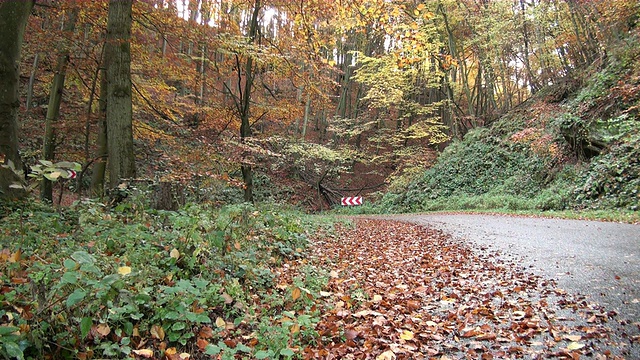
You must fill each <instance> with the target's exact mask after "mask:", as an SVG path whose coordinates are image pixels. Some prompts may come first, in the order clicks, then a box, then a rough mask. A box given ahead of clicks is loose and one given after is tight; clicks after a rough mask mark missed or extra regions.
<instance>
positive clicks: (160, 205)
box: [153, 181, 185, 211]
mask: <svg viewBox="0 0 640 360" xmlns="http://www.w3.org/2000/svg"><path fill="white" fill-rule="evenodd" d="M183 189H184V187H183V186H180V184H175V183H172V182H169V181H162V182H160V183H159V184H158V186H157V187H156V188H155V189H154V191H153V199H154V203H153V208H154V209H156V210H170V211H176V210H178V209H179V208H180V207H181V206H182V205H184V202H185V198H184V191H183Z"/></svg>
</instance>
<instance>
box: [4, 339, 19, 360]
mask: <svg viewBox="0 0 640 360" xmlns="http://www.w3.org/2000/svg"><path fill="white" fill-rule="evenodd" d="M4 350H5V351H6V352H7V355H9V357H10V358H14V359H24V354H23V353H22V349H20V346H19V345H18V344H16V343H14V342H13V341H9V342H6V343H4Z"/></svg>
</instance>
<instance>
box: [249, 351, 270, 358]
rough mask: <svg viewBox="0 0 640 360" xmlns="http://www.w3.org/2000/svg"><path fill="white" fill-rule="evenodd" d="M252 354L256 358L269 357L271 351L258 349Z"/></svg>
mask: <svg viewBox="0 0 640 360" xmlns="http://www.w3.org/2000/svg"><path fill="white" fill-rule="evenodd" d="M253 356H254V357H255V358H256V359H270V358H271V357H272V356H273V351H270V350H260V351H256V353H255V354H254V355H253Z"/></svg>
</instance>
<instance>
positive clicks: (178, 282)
mask: <svg viewBox="0 0 640 360" xmlns="http://www.w3.org/2000/svg"><path fill="white" fill-rule="evenodd" d="M129 200H133V201H134V202H133V203H132V202H129V201H127V200H125V202H123V203H121V204H119V205H118V206H117V207H116V208H114V209H109V208H107V207H105V206H103V205H101V204H99V203H95V202H89V201H87V202H80V203H78V204H76V206H75V207H74V208H73V209H70V210H61V211H53V210H51V209H49V208H46V207H39V206H30V207H25V208H23V209H22V210H21V211H15V212H13V213H10V214H9V215H8V216H7V217H5V218H4V219H3V231H2V232H0V244H1V246H2V251H1V252H0V259H1V261H0V280H2V282H3V283H4V284H11V285H9V286H5V287H4V289H3V291H2V292H0V319H2V322H1V323H0V356H4V357H12V358H43V357H46V356H50V355H53V354H55V357H56V358H77V357H78V356H86V355H87V354H89V353H94V354H96V356H98V357H104V358H125V357H129V356H131V352H132V351H133V350H132V349H137V346H139V342H140V341H141V340H142V339H147V340H146V341H148V343H147V344H146V347H151V348H156V349H157V346H158V345H159V343H160V342H163V341H164V342H166V346H169V347H171V346H173V347H177V348H182V349H185V350H188V349H190V348H191V349H193V347H194V344H195V340H196V338H197V336H198V331H199V329H201V328H203V327H214V328H215V327H216V326H217V325H216V324H215V323H214V322H215V321H216V320H217V319H218V318H221V319H224V320H225V322H229V323H234V324H236V326H238V325H239V324H241V323H244V322H245V320H248V319H254V320H253V321H251V323H246V324H245V325H243V326H244V327H245V329H244V330H245V331H246V332H247V333H246V335H249V334H251V333H252V332H256V331H258V330H259V326H260V325H259V324H261V323H262V322H266V321H270V319H272V318H273V317H274V316H282V315H280V314H279V312H281V311H284V310H286V309H284V308H282V307H278V306H277V301H280V300H277V297H274V296H271V295H268V294H273V292H274V285H275V279H276V276H275V273H274V271H273V269H274V267H275V266H278V264H281V263H282V262H283V261H285V260H286V259H293V258H296V257H300V256H302V251H303V249H304V248H305V247H306V245H307V242H308V233H309V232H310V231H313V229H314V228H316V226H318V225H317V223H316V222H315V220H313V218H311V217H308V216H305V215H303V214H301V213H299V212H294V211H292V210H291V209H283V208H281V207H275V206H270V207H262V208H257V207H254V206H253V205H248V204H240V205H230V206H226V207H223V208H221V209H213V208H208V207H203V206H199V205H193V204H189V205H187V206H185V207H183V208H182V209H180V210H179V211H175V212H172V211H154V210H149V209H148V208H144V207H142V206H141V205H139V204H138V202H137V201H136V200H134V199H129ZM323 226H325V225H323ZM318 281H320V282H323V281H325V282H326V277H324V276H323V275H322V274H320V273H313V272H310V271H309V272H307V273H306V276H305V277H304V278H303V279H301V280H300V281H298V282H297V284H298V285H297V286H299V287H304V288H309V289H316V288H317V282H318ZM261 298H263V299H265V300H264V301H274V303H275V304H276V305H274V306H272V305H271V304H266V305H265V304H262V305H258V306H257V307H256V304H255V301H256V299H261ZM284 304H285V303H283V305H284ZM286 305H287V307H291V306H292V305H291V304H289V303H286ZM261 307H264V308H272V309H274V311H276V312H274V313H271V314H269V313H261V312H260V310H259V309H260V308H261ZM299 310H300V311H303V310H306V308H305V307H304V306H303V307H301V308H300V309H299ZM262 316H266V317H267V319H266V320H265V319H262V318H261V317H262ZM308 316H309V317H310V318H308V319H307V318H306V317H303V316H297V317H296V319H294V320H295V321H298V322H299V323H300V326H301V328H304V329H307V328H308V327H310V326H311V325H310V324H312V323H313V322H314V321H317V319H318V317H319V314H314V313H311V312H309V313H308ZM256 317H258V318H257V319H255V318H256ZM292 321H293V320H292ZM304 324H306V325H304ZM303 325H304V326H307V328H305V327H304V326H303ZM238 331H239V330H238ZM283 335H287V336H288V338H287V342H290V341H291V337H295V336H296V335H294V334H291V333H290V332H286V333H283ZM222 340H223V338H222V335H220V333H219V332H216V333H215V334H214V335H212V338H210V339H208V341H209V342H210V346H208V347H207V349H206V350H205V351H204V352H205V353H206V354H209V355H214V354H220V355H221V356H222V357H223V358H233V355H234V354H236V353H242V352H245V353H247V354H248V353H252V352H254V349H253V348H248V347H246V346H244V345H242V344H238V346H236V347H234V348H231V347H229V346H227V345H225V343H224V342H223V341H222ZM215 344H217V345H215ZM243 346H244V347H243ZM258 350H261V351H272V350H273V351H276V350H277V351H281V352H284V353H288V351H289V350H287V348H286V347H285V348H278V349H270V348H269V347H268V346H260V347H259V348H256V349H255V351H258ZM281 354H282V353H281ZM157 355H159V356H161V355H162V354H157Z"/></svg>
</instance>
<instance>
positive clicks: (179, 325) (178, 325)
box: [171, 322, 187, 331]
mask: <svg viewBox="0 0 640 360" xmlns="http://www.w3.org/2000/svg"><path fill="white" fill-rule="evenodd" d="M186 327H187V324H185V323H183V322H177V323H174V324H173V325H171V330H173V331H180V330H184V329H185V328H186Z"/></svg>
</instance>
